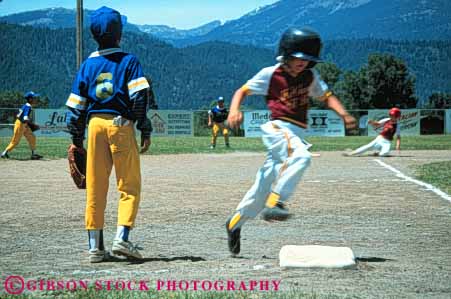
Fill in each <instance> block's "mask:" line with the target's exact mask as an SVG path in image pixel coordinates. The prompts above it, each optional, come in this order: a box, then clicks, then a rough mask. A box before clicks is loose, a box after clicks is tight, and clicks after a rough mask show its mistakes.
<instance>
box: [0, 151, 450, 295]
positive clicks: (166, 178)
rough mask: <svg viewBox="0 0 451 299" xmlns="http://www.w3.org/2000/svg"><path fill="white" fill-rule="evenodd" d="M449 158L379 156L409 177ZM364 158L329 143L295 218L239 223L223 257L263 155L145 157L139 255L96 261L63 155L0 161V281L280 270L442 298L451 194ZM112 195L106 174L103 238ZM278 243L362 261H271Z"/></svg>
mask: <svg viewBox="0 0 451 299" xmlns="http://www.w3.org/2000/svg"><path fill="white" fill-rule="evenodd" d="M450 157H451V151H406V152H403V153H402V156H401V157H392V158H384V159H381V160H383V161H384V162H385V163H387V164H389V165H391V166H393V167H395V168H397V169H398V170H400V171H402V172H403V173H404V174H406V175H412V171H413V168H412V166H414V165H420V164H424V163H429V162H438V161H444V160H447V159H448V160H449V159H450ZM375 159H376V158H374V157H369V156H368V157H359V158H354V157H353V158H345V157H342V156H341V155H340V153H338V152H324V153H322V155H321V157H319V158H314V159H313V163H312V165H311V167H310V168H309V169H308V170H307V172H306V174H305V176H304V178H303V180H302V182H301V184H300V185H299V186H298V188H297V189H296V192H295V194H294V196H293V197H292V200H291V201H290V204H289V208H290V211H291V212H293V213H294V216H293V217H292V218H291V219H290V220H289V221H287V222H283V223H267V222H265V221H263V220H260V219H256V220H253V221H250V222H248V223H247V224H246V225H245V226H244V228H243V230H242V237H243V239H242V252H241V255H240V258H231V257H230V255H229V253H228V250H227V238H226V234H225V228H224V222H225V219H226V217H227V216H228V215H230V214H231V213H232V211H233V210H234V208H235V207H236V205H237V204H238V202H239V201H240V199H241V197H242V196H243V195H244V193H245V192H246V191H247V189H248V188H249V187H250V186H251V184H252V182H253V179H254V176H255V173H256V171H257V169H258V167H259V166H260V165H261V163H262V162H263V160H264V154H259V153H257V154H254V153H231V154H221V155H215V154H202V155H200V154H195V155H171V156H144V157H143V158H142V171H143V199H142V202H141V206H140V211H139V215H138V222H137V227H136V229H135V230H134V231H133V234H132V241H137V242H138V243H139V244H140V245H141V246H142V247H143V248H144V250H143V255H144V256H145V257H146V258H145V260H144V261H143V262H142V263H129V262H107V263H102V264H95V265H92V264H89V263H88V262H87V255H86V250H87V234H86V232H85V231H84V226H83V224H84V201H85V197H84V192H83V191H79V190H77V189H75V187H74V185H73V183H72V182H71V180H70V178H69V174H68V170H67V165H66V160H51V161H13V160H9V161H0V173H1V180H0V190H1V191H0V197H1V199H0V211H1V217H0V227H1V229H0V252H1V259H0V270H1V271H0V273H1V275H2V276H1V281H3V280H4V279H5V278H6V277H7V276H9V275H21V276H23V277H25V278H34V279H37V278H65V279H68V278H75V279H98V278H116V279H117V278H122V279H147V280H150V281H156V280H158V279H160V280H168V279H178V280H227V279H230V280H234V281H245V280H249V279H254V280H263V279H264V280H266V279H275V280H279V279H280V280H281V288H282V290H288V289H290V288H297V289H300V290H302V291H304V292H307V293H317V294H337V295H343V296H344V295H351V296H355V297H387V296H393V297H418V298H450V297H451V202H449V201H447V200H445V199H443V198H441V197H439V196H438V195H436V194H435V193H433V192H431V191H426V190H424V188H423V187H420V186H418V185H415V184H414V183H411V182H406V181H404V180H401V179H400V178H398V177H396V175H395V174H394V173H393V172H391V171H389V170H388V169H387V168H384V167H383V166H381V165H380V164H378V163H376V162H375V161H374V160H375ZM377 159H379V158H377ZM117 197H118V196H117V192H116V191H115V180H114V178H113V177H112V179H111V183H110V194H109V203H108V207H107V215H106V223H107V227H106V228H105V235H106V236H105V240H106V244H107V246H108V247H110V246H111V241H112V238H113V235H114V233H115V221H116V208H117ZM287 244H295V245H311V244H319V245H330V246H348V247H351V248H352V249H353V250H354V253H355V254H356V255H357V256H360V257H363V258H368V259H367V260H366V261H365V260H364V259H363V261H362V262H359V264H358V268H357V269H354V270H327V269H308V270H282V269H280V268H279V267H278V253H279V250H280V248H281V247H282V246H283V245H287ZM2 288H3V284H1V285H0V292H1V291H2ZM0 295H1V293H0Z"/></svg>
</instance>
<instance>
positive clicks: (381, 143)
mask: <svg viewBox="0 0 451 299" xmlns="http://www.w3.org/2000/svg"><path fill="white" fill-rule="evenodd" d="M370 149H375V150H380V151H379V154H378V155H379V156H386V155H388V153H389V152H390V149H391V141H390V140H387V139H385V138H384V137H382V136H381V135H379V136H377V137H376V138H375V139H374V140H373V141H371V142H370V143H368V144H366V145H363V146H361V147H359V148H358V149H356V150H354V151H352V152H351V154H352V155H359V154H362V153H364V152H366V151H368V150H370Z"/></svg>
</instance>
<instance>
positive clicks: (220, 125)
mask: <svg viewBox="0 0 451 299" xmlns="http://www.w3.org/2000/svg"><path fill="white" fill-rule="evenodd" d="M221 130H222V135H224V140H225V143H226V144H228V143H229V130H228V129H227V128H226V126H224V123H213V127H212V129H211V144H213V145H216V139H217V138H218V135H219V131H221Z"/></svg>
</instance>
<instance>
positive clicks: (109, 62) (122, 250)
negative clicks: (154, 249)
mask: <svg viewBox="0 0 451 299" xmlns="http://www.w3.org/2000/svg"><path fill="white" fill-rule="evenodd" d="M125 22H126V19H125V17H122V16H121V15H120V13H119V12H117V11H116V10H113V9H111V8H108V7H105V6H103V7H101V8H99V9H97V10H96V11H94V12H93V13H92V14H91V27H90V28H91V33H92V36H93V38H94V39H95V40H96V41H97V43H98V45H99V48H98V51H96V52H94V53H92V54H91V55H90V56H89V58H88V59H87V60H85V61H84V62H83V64H82V65H81V67H80V70H79V71H78V73H77V76H76V79H75V81H74V83H73V86H72V92H71V94H70V96H69V98H68V100H67V102H66V105H67V107H68V109H69V112H68V117H67V124H68V128H69V130H70V133H71V135H72V142H73V144H72V145H71V146H75V147H83V140H84V134H85V128H86V125H87V124H89V126H88V142H87V145H88V149H87V165H86V229H87V230H88V237H89V242H88V243H89V260H90V262H93V263H95V262H101V261H103V260H104V259H105V256H106V255H105V246H104V242H103V227H104V213H105V208H106V202H107V193H108V185H109V177H110V174H111V170H112V167H113V166H114V168H115V171H116V178H117V189H118V191H119V194H120V198H119V204H118V220H117V233H116V237H115V239H114V241H113V245H112V252H113V253H114V254H117V255H123V256H126V257H130V258H135V259H140V258H142V255H141V253H140V252H139V251H138V249H137V247H136V246H134V245H133V244H132V243H131V242H130V241H129V233H130V230H131V228H132V227H133V225H134V223H135V218H136V215H137V212H138V205H139V201H140V193H141V169H140V160H139V150H138V144H137V143H136V139H135V132H134V123H135V122H136V123H137V128H138V129H139V130H140V131H141V153H143V152H145V151H147V150H148V148H149V146H150V133H151V131H152V127H151V123H150V121H149V119H148V118H147V116H146V113H147V109H148V102H149V99H148V96H149V94H152V93H149V92H148V89H149V88H150V87H149V84H148V82H147V80H146V78H145V76H144V74H143V71H142V68H141V65H140V63H139V61H138V59H137V58H136V57H135V56H134V55H132V54H128V53H125V52H123V51H122V50H121V49H120V48H119V43H120V40H121V35H122V28H123V26H124V25H125Z"/></svg>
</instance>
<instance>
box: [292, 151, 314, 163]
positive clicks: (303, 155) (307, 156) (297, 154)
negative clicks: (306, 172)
mask: <svg viewBox="0 0 451 299" xmlns="http://www.w3.org/2000/svg"><path fill="white" fill-rule="evenodd" d="M293 159H294V160H296V161H299V162H302V163H304V164H306V165H310V163H311V161H312V154H311V153H310V152H309V151H307V150H302V149H300V150H295V151H294V152H293Z"/></svg>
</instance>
